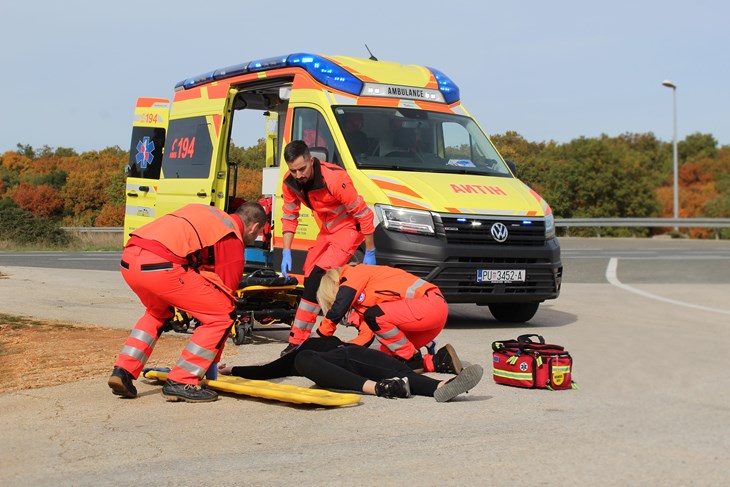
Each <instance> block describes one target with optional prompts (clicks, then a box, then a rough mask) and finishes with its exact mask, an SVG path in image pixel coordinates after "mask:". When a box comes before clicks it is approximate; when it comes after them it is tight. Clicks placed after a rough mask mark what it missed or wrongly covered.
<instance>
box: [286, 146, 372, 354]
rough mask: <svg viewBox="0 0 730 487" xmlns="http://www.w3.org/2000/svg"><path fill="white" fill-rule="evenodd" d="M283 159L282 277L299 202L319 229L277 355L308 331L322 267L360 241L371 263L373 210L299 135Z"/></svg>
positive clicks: (346, 255)
mask: <svg viewBox="0 0 730 487" xmlns="http://www.w3.org/2000/svg"><path fill="white" fill-rule="evenodd" d="M284 160H285V161H286V163H287V166H288V167H289V171H288V172H287V173H286V174H285V175H284V182H283V184H282V192H283V197H284V209H283V213H282V216H281V223H282V232H283V240H284V245H283V252H282V260H281V272H282V274H284V276H287V271H290V270H291V265H292V261H291V245H292V241H293V240H294V233H295V232H296V230H297V225H298V223H299V208H300V207H301V204H302V203H304V205H305V206H307V207H308V208H310V209H311V210H312V212H313V213H314V215H315V217H316V218H317V222H318V224H319V234H318V235H317V240H316V242H315V244H314V247H312V248H310V249H309V252H308V253H307V258H306V260H305V262H304V277H305V279H304V292H303V294H302V299H301V301H300V302H299V308H298V309H297V312H296V315H295V317H294V323H293V324H292V329H291V333H290V334H289V345H287V347H286V348H285V349H284V350H283V351H282V354H285V353H288V352H290V351H292V350H294V349H295V348H296V347H297V346H298V345H299V344H300V343H302V342H303V341H304V340H306V339H307V338H309V336H310V335H311V333H312V328H313V327H314V325H315V323H316V321H317V316H318V315H319V312H320V307H319V305H318V304H317V289H318V288H319V282H320V281H321V280H322V276H324V273H325V272H326V271H327V270H328V269H331V268H333V267H339V266H343V265H345V264H347V263H348V262H349V261H350V258H351V257H352V255H353V254H354V253H355V251H356V250H357V248H358V247H359V246H360V244H361V243H362V242H363V240H364V241H365V257H364V259H363V262H364V263H365V264H370V265H375V241H374V238H373V232H374V231H375V227H374V226H373V219H374V215H373V212H372V210H370V208H368V206H367V205H366V204H365V201H364V200H363V198H362V196H360V195H359V194H358V193H357V191H356V190H355V187H354V186H353V184H352V180H351V179H350V176H348V174H347V172H346V171H345V170H344V169H342V168H341V167H339V166H336V165H334V164H329V163H327V162H322V161H320V160H319V159H317V158H315V157H312V156H311V154H310V153H309V148H308V147H307V145H306V144H305V143H304V142H303V141H301V140H295V141H293V142H290V143H289V144H287V145H286V147H285V148H284Z"/></svg>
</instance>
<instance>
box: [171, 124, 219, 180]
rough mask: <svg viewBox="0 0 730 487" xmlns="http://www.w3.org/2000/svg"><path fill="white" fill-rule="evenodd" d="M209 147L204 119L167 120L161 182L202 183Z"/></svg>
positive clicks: (207, 173) (207, 164)
mask: <svg viewBox="0 0 730 487" xmlns="http://www.w3.org/2000/svg"><path fill="white" fill-rule="evenodd" d="M212 155H213V144H212V143H211V141H210V132H209V129H208V122H207V121H206V119H205V117H191V118H182V119H178V120H171V121H170V127H169V130H168V132H167V147H166V148H165V156H164V158H163V159H162V171H163V173H164V175H165V178H180V179H183V178H184V179H206V178H208V176H209V175H210V165H211V157H212Z"/></svg>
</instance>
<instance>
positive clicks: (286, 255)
mask: <svg viewBox="0 0 730 487" xmlns="http://www.w3.org/2000/svg"><path fill="white" fill-rule="evenodd" d="M290 270H291V250H284V251H282V253H281V273H282V274H284V277H289V274H287V273H286V272H287V271H290Z"/></svg>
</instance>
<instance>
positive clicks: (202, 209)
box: [130, 204, 244, 299]
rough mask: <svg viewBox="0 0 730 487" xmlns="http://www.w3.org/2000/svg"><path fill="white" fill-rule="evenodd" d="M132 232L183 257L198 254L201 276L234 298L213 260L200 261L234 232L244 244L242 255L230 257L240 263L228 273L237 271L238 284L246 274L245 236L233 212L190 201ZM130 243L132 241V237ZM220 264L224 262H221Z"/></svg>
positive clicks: (133, 235)
mask: <svg viewBox="0 0 730 487" xmlns="http://www.w3.org/2000/svg"><path fill="white" fill-rule="evenodd" d="M130 235H131V236H132V237H138V238H142V239H145V240H153V241H155V242H158V243H160V244H161V245H163V246H164V247H165V248H167V249H168V250H169V251H170V252H172V253H173V254H174V255H176V256H178V257H181V258H183V259H185V258H188V256H195V254H196V253H197V254H198V255H197V257H198V259H196V258H194V257H193V259H192V260H198V263H199V264H200V265H201V267H199V269H198V272H199V273H200V275H201V276H203V277H205V278H206V279H207V280H208V281H210V282H211V283H213V284H214V285H215V286H216V287H218V288H219V289H221V290H222V291H224V292H226V293H227V294H228V295H229V296H230V297H231V298H233V292H232V289H231V287H230V286H226V285H225V284H224V282H223V280H222V279H221V276H219V275H218V274H217V273H215V272H213V270H212V269H213V267H212V266H211V263H210V262H206V261H205V260H202V261H200V257H201V256H203V257H206V256H209V255H212V253H210V252H209V250H208V248H209V247H212V246H214V245H216V244H218V243H219V242H221V241H222V240H224V239H225V238H226V237H228V236H229V235H235V237H236V238H237V239H238V240H239V241H240V243H241V254H240V255H241V257H240V258H239V257H238V256H237V255H235V256H234V255H232V256H231V257H234V258H235V259H234V260H235V263H239V262H240V264H239V266H237V267H236V269H235V270H234V271H231V270H228V273H231V272H232V273H233V274H234V275H235V274H237V277H235V279H236V285H237V284H238V282H237V280H238V279H240V276H241V275H243V263H244V262H243V237H242V234H241V228H240V226H239V224H237V222H236V221H235V220H234V218H233V217H232V216H231V215H228V214H226V213H225V212H223V211H221V210H219V209H218V208H215V207H213V206H208V205H202V204H189V205H186V206H183V207H182V208H180V209H179V210H176V211H174V212H172V213H169V214H167V215H164V216H162V217H160V218H158V219H156V220H153V221H152V222H150V223H148V224H146V225H144V226H142V227H140V228H138V229H136V230H134V231H133V232H132V233H131V234H130ZM131 242H133V241H132V240H131V239H130V243H131ZM199 251H202V252H199ZM229 252H230V251H229ZM219 257H222V256H219ZM188 260H190V259H188ZM216 260H219V259H216ZM220 264H222V265H223V264H224V263H223V262H220ZM238 267H240V269H238ZM234 299H235V298H234Z"/></svg>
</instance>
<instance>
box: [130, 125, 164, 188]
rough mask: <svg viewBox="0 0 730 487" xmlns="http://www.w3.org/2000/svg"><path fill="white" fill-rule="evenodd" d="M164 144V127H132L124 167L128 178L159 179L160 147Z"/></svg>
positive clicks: (160, 164)
mask: <svg viewBox="0 0 730 487" xmlns="http://www.w3.org/2000/svg"><path fill="white" fill-rule="evenodd" d="M164 146H165V129H164V128H154V127H134V128H133V129H132V145H131V146H130V148H129V163H128V164H127V167H126V168H125V172H126V173H127V176H128V177H130V178H144V179H159V178H160V169H162V149H163V148H164Z"/></svg>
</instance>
